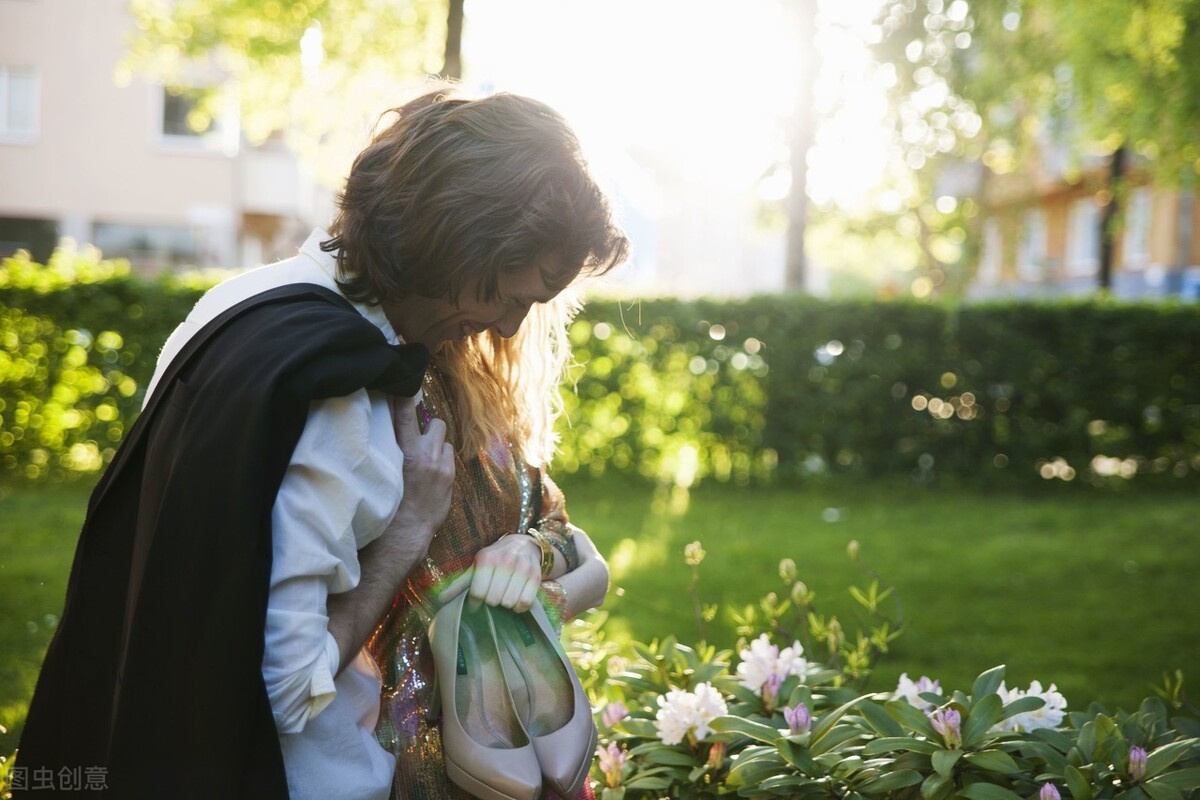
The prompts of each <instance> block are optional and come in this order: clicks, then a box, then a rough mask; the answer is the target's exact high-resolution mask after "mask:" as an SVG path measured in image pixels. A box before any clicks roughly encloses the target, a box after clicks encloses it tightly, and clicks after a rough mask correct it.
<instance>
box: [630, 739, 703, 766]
mask: <svg viewBox="0 0 1200 800" xmlns="http://www.w3.org/2000/svg"><path fill="white" fill-rule="evenodd" d="M629 753H630V755H633V756H637V757H638V758H640V759H642V760H643V761H646V762H647V763H650V764H659V765H664V766H669V767H694V766H696V762H697V756H695V755H693V754H691V753H685V752H683V751H681V750H677V749H675V748H674V747H668V746H667V745H665V744H656V743H653V742H647V743H646V744H643V745H638V746H637V747H635V748H633V749H632V750H630V751H629Z"/></svg>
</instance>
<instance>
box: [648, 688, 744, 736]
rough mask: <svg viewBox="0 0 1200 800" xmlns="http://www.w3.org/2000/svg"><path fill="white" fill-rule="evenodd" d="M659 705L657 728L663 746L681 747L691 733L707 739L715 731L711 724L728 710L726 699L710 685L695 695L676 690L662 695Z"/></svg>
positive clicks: (698, 690)
mask: <svg viewBox="0 0 1200 800" xmlns="http://www.w3.org/2000/svg"><path fill="white" fill-rule="evenodd" d="M657 702H658V713H657V714H655V716H654V719H655V723H654V726H655V727H656V728H657V729H658V737H659V738H660V739H662V742H663V744H679V743H680V742H682V741H683V740H684V738H685V737H687V735H688V734H689V733H690V734H692V735H694V736H695V737H696V738H697V739H703V738H704V737H705V736H707V735H708V734H709V733H711V732H712V729H711V728H709V727H708V725H709V723H711V722H712V721H713V720H714V719H716V718H717V717H719V716H722V715H724V714H725V713H726V712H727V711H728V708H727V707H726V705H725V698H723V697H721V693H720V692H719V691H717V690H716V688H714V687H713V685H712V684H711V683H708V682H705V683H702V684H700V685H699V686H697V687H696V691H694V692H685V691H683V690H682V689H672V690H671V691H669V692H667V693H666V694H665V695H659V697H658V701H657Z"/></svg>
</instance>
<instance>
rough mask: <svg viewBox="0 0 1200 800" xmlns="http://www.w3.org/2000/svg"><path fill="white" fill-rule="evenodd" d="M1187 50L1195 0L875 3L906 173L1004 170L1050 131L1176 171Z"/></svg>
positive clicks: (1184, 127) (1195, 96)
mask: <svg viewBox="0 0 1200 800" xmlns="http://www.w3.org/2000/svg"><path fill="white" fill-rule="evenodd" d="M1197 46H1200V0H1023V1H1022V0H970V2H967V0H952V1H951V2H949V3H946V2H943V0H926V1H925V2H921V3H918V2H916V0H888V2H887V3H885V5H884V7H883V11H882V12H881V15H880V17H879V44H878V46H877V53H878V55H879V57H880V59H881V60H882V61H883V62H885V63H886V64H889V65H891V68H892V69H894V75H895V82H894V85H893V99H894V101H895V103H896V108H897V114H896V118H895V119H896V123H897V125H896V128H897V132H898V134H899V137H900V140H901V141H902V142H903V143H904V145H905V148H906V154H907V155H909V156H910V157H909V159H908V161H909V163H910V164H912V165H913V166H915V167H920V166H922V162H923V157H924V158H931V157H936V156H937V155H938V154H953V155H954V156H957V157H966V158H983V159H984V162H985V163H986V164H987V165H988V166H989V167H990V168H991V169H993V170H995V171H997V172H1006V171H1011V169H1012V168H1013V167H1014V166H1015V164H1016V162H1017V160H1018V159H1019V158H1020V157H1021V156H1022V155H1024V154H1025V153H1026V152H1027V148H1028V147H1029V146H1030V145H1031V144H1033V143H1035V142H1037V141H1038V140H1039V138H1041V139H1042V140H1043V141H1044V140H1045V138H1044V137H1046V136H1047V135H1050V134H1055V135H1057V136H1058V137H1059V138H1061V139H1065V140H1067V141H1069V143H1071V144H1072V145H1073V146H1074V147H1075V149H1076V152H1084V151H1091V152H1096V153H1100V154H1108V153H1111V152H1112V151H1113V150H1115V149H1116V148H1117V147H1119V146H1128V147H1131V148H1133V149H1134V150H1135V151H1136V152H1138V153H1140V154H1141V155H1143V156H1145V157H1147V158H1148V159H1151V160H1152V161H1153V162H1154V166H1155V167H1157V168H1159V169H1160V170H1161V171H1162V173H1163V175H1164V176H1171V177H1175V178H1177V177H1178V176H1179V174H1180V169H1181V168H1182V167H1184V166H1190V167H1192V168H1193V169H1194V168H1195V166H1196V165H1195V162H1196V159H1197V156H1200V151H1198V150H1197V146H1196V142H1197V141H1200V60H1197V59H1196V58H1194V57H1192V56H1191V55H1190V54H1192V53H1194V52H1195V51H1196V48H1197Z"/></svg>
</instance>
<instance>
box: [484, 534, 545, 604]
mask: <svg viewBox="0 0 1200 800" xmlns="http://www.w3.org/2000/svg"><path fill="white" fill-rule="evenodd" d="M541 584H542V551H541V549H540V548H539V547H538V543H537V542H536V541H535V540H534V538H533V537H532V536H525V535H523V534H510V535H508V536H501V537H500V538H499V539H497V540H496V541H495V542H493V543H492V544H490V545H488V546H487V547H485V548H483V549H482V550H480V551H479V552H478V553H476V554H475V570H474V575H473V576H472V578H471V588H470V590H469V592H470V601H471V605H472V606H473V607H475V608H478V607H479V606H480V605H481V604H483V603H486V604H487V605H489V606H503V607H505V608H511V609H512V610H513V611H516V612H518V613H521V612H524V611H528V610H529V608H530V607H531V606H532V605H533V603H534V600H535V599H536V598H537V590H538V587H539V586H541Z"/></svg>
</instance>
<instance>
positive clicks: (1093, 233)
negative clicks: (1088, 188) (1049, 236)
mask: <svg viewBox="0 0 1200 800" xmlns="http://www.w3.org/2000/svg"><path fill="white" fill-rule="evenodd" d="M1099 265H1100V209H1098V208H1097V207H1096V203H1095V201H1094V200H1092V198H1090V197H1085V198H1082V199H1080V200H1076V201H1075V202H1074V203H1071V207H1070V209H1069V210H1068V212H1067V264H1066V266H1067V275H1068V276H1070V277H1075V278H1080V277H1086V276H1089V275H1094V274H1096V269H1097V268H1098V267H1099Z"/></svg>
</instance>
